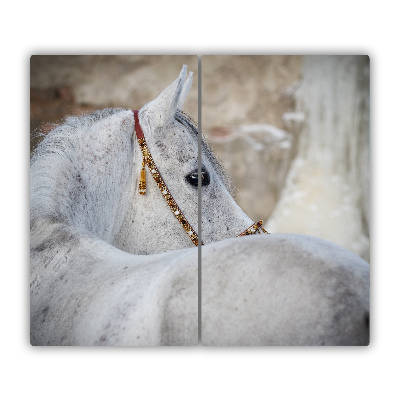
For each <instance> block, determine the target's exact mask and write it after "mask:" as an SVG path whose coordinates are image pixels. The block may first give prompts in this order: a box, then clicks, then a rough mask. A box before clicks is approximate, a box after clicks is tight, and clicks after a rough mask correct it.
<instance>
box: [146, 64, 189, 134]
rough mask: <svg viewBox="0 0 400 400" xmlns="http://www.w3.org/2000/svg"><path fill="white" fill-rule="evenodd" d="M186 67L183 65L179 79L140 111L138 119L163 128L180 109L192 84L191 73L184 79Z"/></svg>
mask: <svg viewBox="0 0 400 400" xmlns="http://www.w3.org/2000/svg"><path fill="white" fill-rule="evenodd" d="M186 74H187V65H184V66H183V68H182V70H181V73H180V74H179V77H178V78H177V79H176V80H175V81H174V82H173V83H171V85H169V86H168V87H167V88H166V89H164V90H163V91H162V92H161V94H159V95H158V97H157V98H156V99H155V100H153V101H151V102H150V103H147V104H146V105H145V106H143V107H142V108H141V109H140V117H144V118H143V119H146V120H148V122H150V121H151V122H150V123H151V124H152V125H153V127H158V126H164V125H166V124H167V123H169V122H171V121H172V120H173V119H174V117H175V112H176V110H177V109H178V108H182V106H183V103H184V102H185V99H186V96H187V95H188V93H189V90H190V88H191V86H192V82H193V73H192V72H189V76H188V78H187V79H186Z"/></svg>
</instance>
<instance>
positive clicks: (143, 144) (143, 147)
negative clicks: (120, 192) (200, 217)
mask: <svg viewBox="0 0 400 400" xmlns="http://www.w3.org/2000/svg"><path fill="white" fill-rule="evenodd" d="M138 142H139V146H140V149H141V151H142V154H143V162H144V163H145V164H146V165H147V166H148V168H149V170H150V173H151V175H152V177H153V178H154V180H155V181H156V183H157V186H158V188H159V189H160V191H161V194H162V195H163V196H164V199H165V200H166V202H167V204H168V206H169V207H170V209H171V210H172V212H173V213H174V215H175V217H176V219H177V220H178V221H179V223H180V224H181V225H182V227H183V229H184V230H185V232H186V233H187V234H188V236H189V237H190V240H191V241H192V242H193V243H194V244H195V245H196V246H198V245H199V238H198V235H197V233H196V232H195V230H194V229H193V227H192V226H191V225H190V224H189V221H188V220H187V219H186V217H185V216H184V215H183V213H182V211H181V210H180V208H179V207H178V204H177V203H176V201H175V200H174V198H173V197H172V195H171V193H170V191H169V190H168V188H167V185H166V184H165V182H164V180H163V178H162V177H161V174H160V173H159V172H158V169H157V167H156V164H155V162H154V160H153V157H152V156H151V154H150V150H149V148H148V147H147V143H146V140H145V138H139V139H138ZM202 244H203V243H202Z"/></svg>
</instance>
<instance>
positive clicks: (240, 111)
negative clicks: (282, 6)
mask: <svg viewBox="0 0 400 400" xmlns="http://www.w3.org/2000/svg"><path fill="white" fill-rule="evenodd" d="M183 64H187V65H188V66H189V70H190V71H193V72H194V81H193V87H192V90H191V91H190V93H189V96H188V98H187V100H186V103H185V107H184V108H185V111H186V112H187V113H188V114H189V115H191V116H192V117H193V118H194V119H195V120H197V119H198V58H197V56H185V55H172V56H169V55H161V56H148V55H146V56H141V55H132V56H127V55H124V56H84V55H80V56H56V55H53V56H40V55H36V56H32V57H31V65H30V67H31V68H30V72H31V76H30V100H31V103H30V112H31V115H30V124H31V150H32V149H33V148H34V147H35V146H36V145H37V143H38V141H39V140H41V138H42V136H43V134H46V133H47V132H49V131H50V130H51V129H52V128H53V127H54V124H58V123H62V122H63V119H64V118H65V117H66V116H68V115H79V114H81V113H86V112H91V111H93V110H96V109H101V108H105V107H124V108H133V109H135V108H136V109H138V108H140V107H142V106H143V105H144V104H146V103H148V102H149V101H151V100H153V99H154V98H155V97H157V95H158V94H159V93H160V92H161V91H162V90H163V89H165V87H167V86H168V85H169V84H170V83H172V82H173V81H174V80H175V79H176V78H177V77H178V74H179V72H180V70H181V68H182V65H183ZM201 73H202V76H201V101H202V104H201V106H202V124H201V125H202V130H203V134H204V135H205V136H206V138H207V139H208V141H209V142H210V144H211V146H212V147H213V149H214V150H215V152H216V154H217V156H218V158H219V159H220V160H221V162H222V164H223V165H224V167H225V168H226V169H227V171H228V173H229V174H230V175H231V176H232V178H233V181H234V183H235V185H236V188H237V197H236V200H237V202H238V203H239V205H240V206H241V207H242V209H243V210H244V211H245V212H246V214H247V215H248V216H249V217H250V218H252V219H253V220H254V221H257V220H259V219H263V220H264V227H265V228H266V229H267V230H268V231H269V232H271V233H278V232H293V233H303V234H310V235H314V236H318V237H321V238H325V239H327V240H330V241H333V242H335V243H338V244H340V245H342V246H344V247H346V248H348V249H349V250H351V251H354V252H355V253H357V254H358V255H360V256H361V257H363V258H364V259H366V260H367V261H369V58H368V57H367V56H339V55H337V56H301V55H295V56H283V55H279V56H238V55H235V56H228V55H212V56H202V57H201Z"/></svg>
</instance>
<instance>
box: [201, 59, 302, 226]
mask: <svg viewBox="0 0 400 400" xmlns="http://www.w3.org/2000/svg"><path fill="white" fill-rule="evenodd" d="M302 61H303V59H302V56H297V55H295V56H270V55H268V56H262V55H261V56H260V55H258V56H240V55H233V56H231V55H209V56H207V55H206V56H203V57H202V59H201V66H202V67H201V71H202V81H201V83H202V88H201V89H202V97H201V101H202V130H203V133H204V135H205V136H206V137H207V139H208V140H209V142H210V144H211V146H212V147H213V149H214V150H215V152H216V153H217V155H218V157H219V159H220V160H221V162H222V164H223V165H224V167H225V168H226V169H227V171H228V173H229V174H230V175H231V176H232V178H233V181H234V184H235V186H236V188H237V195H236V200H237V202H238V203H239V205H240V206H241V207H242V209H243V210H244V211H245V212H246V213H247V214H248V215H249V217H250V218H252V219H253V220H255V221H256V220H260V219H263V220H264V221H266V220H267V219H268V217H269V215H270V214H271V213H272V211H273V209H274V207H275V205H276V203H277V201H278V199H279V196H280V193H281V191H282V188H283V185H284V182H285V178H286V175H287V173H288V170H289V166H290V163H291V161H292V159H293V157H294V155H295V153H296V144H297V136H298V132H299V126H298V124H295V123H293V121H286V122H285V119H284V115H286V114H288V113H293V112H294V111H295V98H294V92H295V89H296V87H297V85H298V83H299V81H300V79H301V67H302Z"/></svg>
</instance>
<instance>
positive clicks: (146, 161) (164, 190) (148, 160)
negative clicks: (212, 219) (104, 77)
mask: <svg viewBox="0 0 400 400" xmlns="http://www.w3.org/2000/svg"><path fill="white" fill-rule="evenodd" d="M133 115H134V118H135V132H136V138H137V140H138V143H139V147H140V150H141V151H142V155H143V162H142V170H141V173H140V180H139V193H140V194H142V195H144V194H146V169H145V166H146V165H147V167H148V168H149V171H150V173H151V175H152V177H153V178H154V180H155V181H156V183H157V186H158V188H159V189H160V191H161V194H162V195H163V196H164V199H165V201H166V202H167V204H168V206H169V208H170V209H171V210H172V212H173V213H174V215H175V217H176V219H177V220H178V221H179V223H180V224H181V225H182V227H183V229H184V230H185V232H186V233H187V235H188V236H189V237H190V240H191V241H192V242H193V244H194V245H195V246H198V244H199V237H198V235H197V233H196V231H195V230H194V229H193V227H192V226H191V225H190V223H189V221H188V220H187V219H186V217H185V216H184V214H183V212H182V211H181V209H180V208H179V206H178V204H177V203H176V201H175V200H174V198H173V197H172V194H171V192H170V191H169V189H168V187H167V185H166V184H165V182H164V180H163V178H162V176H161V174H160V172H159V171H158V169H157V166H156V164H155V162H154V160H153V157H152V156H151V153H150V150H149V148H148V147H147V143H146V139H145V138H144V134H143V130H142V127H141V126H140V123H139V111H138V110H133ZM262 224H263V221H262V220H260V221H258V222H255V223H254V224H252V225H251V226H250V227H249V228H247V229H246V230H245V231H243V232H242V233H241V234H239V235H238V236H237V237H239V236H246V235H253V234H257V233H258V234H262V233H268V232H267V231H266V230H265V229H263V228H262V227H261V225H262ZM201 244H202V245H204V243H203V242H201Z"/></svg>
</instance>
